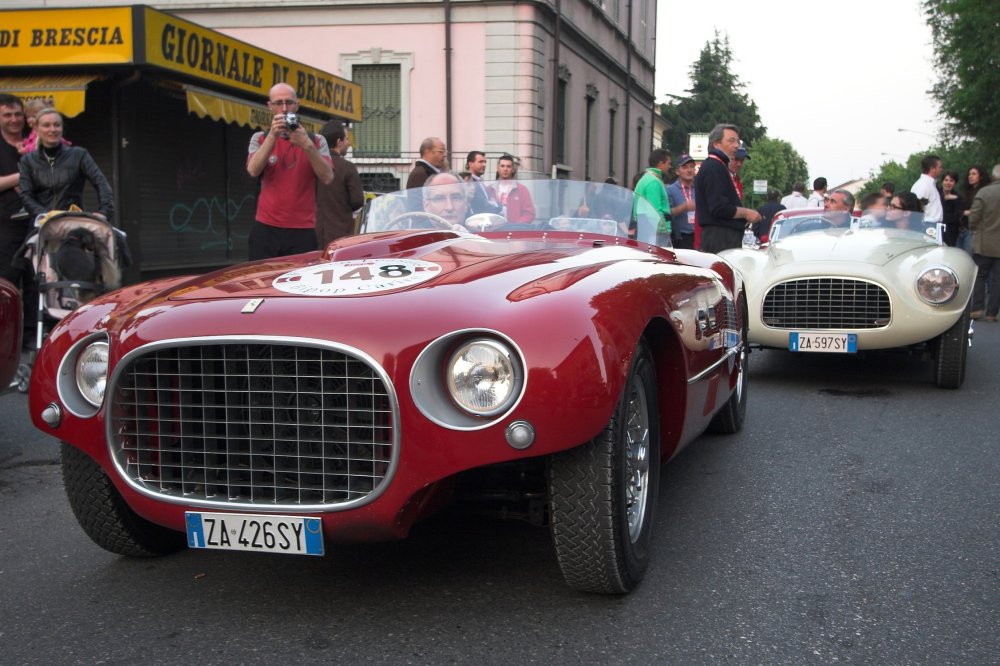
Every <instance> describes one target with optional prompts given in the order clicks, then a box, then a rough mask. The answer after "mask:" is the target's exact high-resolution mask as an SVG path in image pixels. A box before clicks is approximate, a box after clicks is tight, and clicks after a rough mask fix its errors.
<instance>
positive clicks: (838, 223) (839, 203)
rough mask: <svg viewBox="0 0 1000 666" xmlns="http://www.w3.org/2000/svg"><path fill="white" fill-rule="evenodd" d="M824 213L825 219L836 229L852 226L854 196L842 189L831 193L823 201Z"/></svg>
mask: <svg viewBox="0 0 1000 666" xmlns="http://www.w3.org/2000/svg"><path fill="white" fill-rule="evenodd" d="M823 211H824V212H823V217H824V218H826V220H827V221H828V222H829V223H830V224H831V225H833V226H834V227H849V226H851V213H852V212H853V211H854V195H853V194H851V193H850V192H848V191H847V190H841V189H837V190H834V191H833V192H830V193H829V194H827V195H826V198H825V199H824V201H823Z"/></svg>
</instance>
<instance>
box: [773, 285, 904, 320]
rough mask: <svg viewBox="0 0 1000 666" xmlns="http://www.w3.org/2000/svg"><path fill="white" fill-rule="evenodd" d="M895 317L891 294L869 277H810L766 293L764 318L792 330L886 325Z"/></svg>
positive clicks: (778, 286)
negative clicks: (864, 278) (867, 278)
mask: <svg viewBox="0 0 1000 666" xmlns="http://www.w3.org/2000/svg"><path fill="white" fill-rule="evenodd" d="M891 320H892V304H891V301H890V299H889V294H888V292H886V290H885V289H883V288H882V287H881V286H880V285H878V284H877V283H875V282H871V281H868V280H859V279H856V278H842V277H810V278H798V279H794V280H786V281H785V282H780V283H778V284H776V285H774V286H773V287H771V289H770V290H768V292H767V294H765V296H764V301H763V303H762V304H761V321H762V322H763V324H764V325H765V326H767V327H769V328H778V329H788V330H800V331H801V330H810V329H824V330H829V329H834V330H836V329H845V330H852V331H853V330H861V329H876V328H885V327H887V326H888V325H889V322H890V321H891Z"/></svg>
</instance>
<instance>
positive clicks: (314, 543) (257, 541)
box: [184, 511, 323, 555]
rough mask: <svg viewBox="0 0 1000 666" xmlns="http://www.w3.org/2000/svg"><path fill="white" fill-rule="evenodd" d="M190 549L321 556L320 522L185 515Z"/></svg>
mask: <svg viewBox="0 0 1000 666" xmlns="http://www.w3.org/2000/svg"><path fill="white" fill-rule="evenodd" d="M184 516H185V519H186V520H185V522H186V524H187V538H188V547H189V548H210V549H218V550H253V551H258V552H262V553H287V554H290V555H322V554H323V529H322V521H321V520H320V519H319V518H305V517H298V516H273V515H266V514H261V515H254V514H248V513H208V512H205V513H196V512H193V511H188V512H186V513H185V514H184Z"/></svg>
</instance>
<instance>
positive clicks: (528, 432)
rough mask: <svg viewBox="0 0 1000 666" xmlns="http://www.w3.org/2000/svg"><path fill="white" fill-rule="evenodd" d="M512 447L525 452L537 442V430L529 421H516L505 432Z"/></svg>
mask: <svg viewBox="0 0 1000 666" xmlns="http://www.w3.org/2000/svg"><path fill="white" fill-rule="evenodd" d="M504 435H505V436H506V437H507V443H508V444H510V445H511V447H513V448H515V449H518V450H524V449H526V448H528V447H529V446H531V445H532V443H533V442H534V441H535V429H534V428H533V427H532V425H531V424H530V423H528V422H527V421H514V422H513V423H511V424H510V425H509V426H507V429H506V430H505V431H504Z"/></svg>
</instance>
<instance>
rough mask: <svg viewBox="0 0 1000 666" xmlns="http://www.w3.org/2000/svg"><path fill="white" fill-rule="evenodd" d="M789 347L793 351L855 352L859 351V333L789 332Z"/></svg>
mask: <svg viewBox="0 0 1000 666" xmlns="http://www.w3.org/2000/svg"><path fill="white" fill-rule="evenodd" d="M788 349H789V350H791V351H793V352H832V353H835V354H853V353H855V352H857V351H858V334H857V333H789V334H788Z"/></svg>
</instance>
